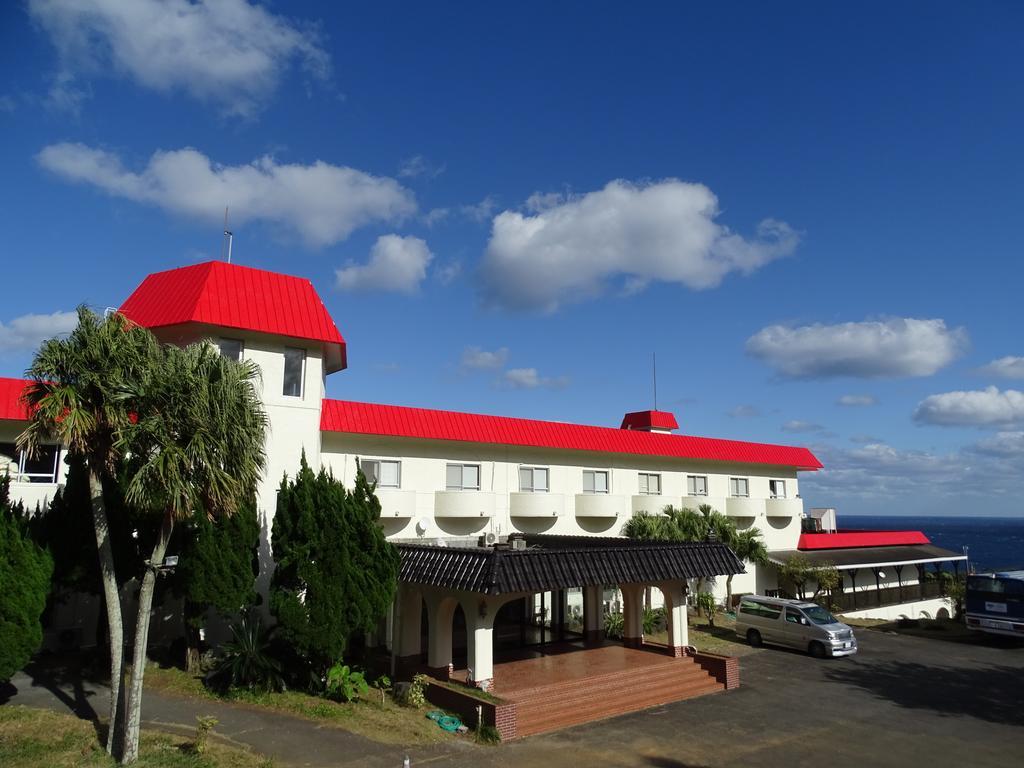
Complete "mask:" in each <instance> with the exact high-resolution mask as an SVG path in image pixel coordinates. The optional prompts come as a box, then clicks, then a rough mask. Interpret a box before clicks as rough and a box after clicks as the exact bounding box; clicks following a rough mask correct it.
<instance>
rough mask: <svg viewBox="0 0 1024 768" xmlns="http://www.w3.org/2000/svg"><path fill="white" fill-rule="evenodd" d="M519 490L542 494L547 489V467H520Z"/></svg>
mask: <svg viewBox="0 0 1024 768" xmlns="http://www.w3.org/2000/svg"><path fill="white" fill-rule="evenodd" d="M519 490H520V491H524V492H529V493H543V492H545V491H547V490H549V488H548V468H547V467H520V468H519Z"/></svg>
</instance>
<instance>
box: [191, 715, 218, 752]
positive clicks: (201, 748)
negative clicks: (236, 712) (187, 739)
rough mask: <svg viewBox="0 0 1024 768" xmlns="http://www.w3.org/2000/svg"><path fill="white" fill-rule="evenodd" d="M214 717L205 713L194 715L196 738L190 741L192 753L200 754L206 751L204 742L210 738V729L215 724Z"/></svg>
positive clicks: (216, 721) (215, 719)
mask: <svg viewBox="0 0 1024 768" xmlns="http://www.w3.org/2000/svg"><path fill="white" fill-rule="evenodd" d="M217 723H218V720H217V718H216V717H212V716H211V715H206V716H205V717H203V716H200V715H197V716H196V738H195V740H194V741H193V742H192V754H194V755H201V754H203V753H204V752H206V744H207V742H208V741H209V740H210V731H212V730H213V729H214V727H215V726H216V725H217Z"/></svg>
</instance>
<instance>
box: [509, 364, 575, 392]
mask: <svg viewBox="0 0 1024 768" xmlns="http://www.w3.org/2000/svg"><path fill="white" fill-rule="evenodd" d="M501 378H502V381H503V382H504V383H505V384H507V385H508V386H510V387H512V388H513V389H536V388H537V387H548V388H551V389H561V388H562V387H565V386H568V384H569V379H568V378H567V377H565V376H558V377H557V378H548V377H545V376H541V375H540V374H539V373H538V372H537V369H536V368H509V369H508V370H507V371H505V373H504V374H503V375H502V377H501Z"/></svg>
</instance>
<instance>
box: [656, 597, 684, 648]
mask: <svg viewBox="0 0 1024 768" xmlns="http://www.w3.org/2000/svg"><path fill="white" fill-rule="evenodd" d="M658 586H659V587H660V588H661V591H662V594H664V595H665V619H666V621H667V623H668V645H669V651H670V652H671V653H672V655H673V656H683V655H685V653H686V651H685V648H686V646H688V645H689V644H690V628H689V624H688V621H687V616H686V582H685V581H666V582H663V583H661V584H659V585H658Z"/></svg>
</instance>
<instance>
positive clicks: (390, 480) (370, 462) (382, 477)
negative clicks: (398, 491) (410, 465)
mask: <svg viewBox="0 0 1024 768" xmlns="http://www.w3.org/2000/svg"><path fill="white" fill-rule="evenodd" d="M359 467H360V468H361V469H362V470H363V474H364V475H366V479H367V481H369V482H371V483H376V484H377V487H378V488H399V487H400V486H401V485H402V462H400V461H392V460H389V459H362V460H360V462H359Z"/></svg>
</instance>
